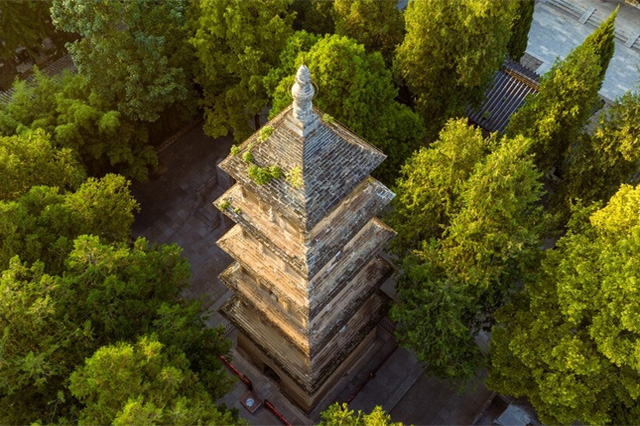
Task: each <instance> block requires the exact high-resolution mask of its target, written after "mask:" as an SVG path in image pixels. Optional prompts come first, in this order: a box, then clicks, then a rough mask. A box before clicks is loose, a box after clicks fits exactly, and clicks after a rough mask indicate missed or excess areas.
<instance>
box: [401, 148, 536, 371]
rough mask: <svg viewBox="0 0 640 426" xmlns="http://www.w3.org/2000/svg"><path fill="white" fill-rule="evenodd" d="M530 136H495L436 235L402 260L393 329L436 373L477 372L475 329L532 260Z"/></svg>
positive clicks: (489, 318)
mask: <svg viewBox="0 0 640 426" xmlns="http://www.w3.org/2000/svg"><path fill="white" fill-rule="evenodd" d="M530 144H531V142H530V141H529V140H527V139H524V138H521V137H519V138H515V139H512V140H510V139H506V138H505V139H503V140H501V141H500V144H499V145H498V146H497V147H496V148H495V150H494V151H493V152H492V153H490V154H489V155H488V156H487V157H486V158H485V159H484V160H482V161H481V162H479V163H478V164H476V166H475V167H474V169H473V172H472V173H471V175H470V176H469V178H468V179H467V180H466V181H464V182H463V183H462V184H461V185H460V190H459V194H458V197H457V199H456V200H455V202H454V204H455V205H456V206H455V207H456V210H457V212H456V213H455V216H452V217H451V218H450V219H449V220H450V226H449V227H448V228H447V229H446V230H445V232H444V233H443V234H442V237H441V238H440V239H439V240H436V239H432V240H431V241H424V242H423V243H422V245H421V246H420V249H419V250H417V251H414V252H413V253H412V254H411V255H410V256H408V257H406V258H405V260H404V262H403V267H404V269H405V272H406V274H405V275H404V276H403V277H402V278H401V279H400V281H399V283H398V294H399V299H400V302H399V304H398V305H396V306H395V307H394V308H393V311H392V316H393V318H394V319H396V320H397V321H398V329H397V335H398V338H399V340H400V341H401V342H402V344H403V345H405V346H407V347H409V348H411V349H413V350H415V351H416V353H417V355H418V357H419V358H420V359H421V360H422V361H423V362H424V363H425V364H426V365H427V367H428V368H429V369H430V371H431V372H433V373H434V374H436V375H439V376H442V377H448V378H454V379H468V378H469V377H470V376H472V375H473V374H474V373H476V372H477V367H478V366H479V364H480V362H481V360H482V359H481V356H480V354H479V352H478V348H477V346H476V345H475V342H474V340H473V338H474V336H475V334H476V333H477V332H478V331H479V330H481V329H488V328H490V327H491V325H492V323H493V312H494V311H495V309H496V308H498V307H499V306H501V305H502V304H503V303H504V301H505V299H506V298H507V297H508V295H509V293H510V291H512V289H513V288H514V286H515V283H516V281H517V280H519V279H521V278H522V277H524V276H526V275H527V274H528V273H529V272H530V270H531V269H532V268H533V267H535V265H536V260H537V257H538V253H539V245H540V242H539V241H540V238H541V234H542V231H543V227H542V224H543V223H544V222H543V215H542V208H541V207H540V206H539V205H538V203H539V200H540V197H541V195H542V188H541V184H540V183H539V181H538V180H539V178H540V174H539V172H537V171H536V170H535V167H534V165H533V159H532V156H531V155H530V154H529V153H528V150H529V146H530Z"/></svg>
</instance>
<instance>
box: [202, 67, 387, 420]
mask: <svg viewBox="0 0 640 426" xmlns="http://www.w3.org/2000/svg"><path fill="white" fill-rule="evenodd" d="M295 80H296V82H295V84H294V85H293V88H292V89H291V93H292V95H293V104H292V105H290V106H289V107H287V108H286V109H285V110H284V111H282V112H281V113H280V114H278V115H277V116H276V117H275V118H274V119H273V120H271V121H270V122H269V123H267V125H266V126H264V127H263V128H262V129H261V130H260V131H259V132H256V133H255V134H254V135H253V136H251V137H250V138H249V139H248V140H246V141H245V142H244V143H243V144H242V145H240V147H239V148H240V149H239V151H235V152H233V151H232V154H231V155H229V157H227V158H226V159H224V160H223V161H222V162H221V163H220V168H221V169H222V170H223V171H225V172H226V173H228V174H229V175H231V176H232V177H233V178H234V179H235V180H236V182H237V183H236V184H235V185H234V186H232V187H231V188H230V189H229V190H228V191H227V192H226V193H224V194H223V195H222V196H221V197H220V198H219V199H218V200H216V202H215V204H216V206H217V207H218V208H219V209H220V210H222V211H223V212H224V213H225V214H226V215H227V216H229V217H230V218H231V219H232V220H233V221H234V222H235V223H236V225H235V226H234V227H233V228H231V230H230V231H229V232H227V233H226V234H225V235H224V236H223V237H222V238H221V239H220V240H219V241H218V245H219V246H220V247H221V248H222V249H223V250H224V251H226V252H227V253H228V254H229V255H230V256H231V257H233V259H234V260H235V262H234V263H233V264H232V265H231V266H230V267H229V268H228V269H226V270H225V271H224V272H223V273H222V274H221V276H220V277H221V278H222V280H223V281H224V282H225V284H226V285H227V286H229V287H230V288H231V289H232V290H233V291H234V296H233V298H232V299H231V300H229V302H227V303H226V304H225V305H224V306H223V307H222V309H221V310H222V313H223V314H224V315H225V317H227V318H228V319H229V321H231V322H232V323H233V324H234V325H235V326H236V328H237V329H238V342H237V347H238V350H239V352H240V353H241V354H242V355H243V356H245V357H246V358H248V359H249V360H251V361H252V362H253V363H254V364H256V365H257V366H258V368H260V369H261V370H262V371H263V372H264V373H265V374H266V375H268V376H271V377H272V378H273V379H275V380H276V381H278V382H279V383H280V389H281V391H282V392H283V393H284V394H285V395H286V396H287V397H289V399H291V400H292V401H294V402H295V403H296V404H297V405H299V406H300V407H301V408H302V409H303V410H305V411H306V412H310V411H311V410H312V409H313V408H314V407H315V405H316V404H317V403H318V402H319V401H320V399H321V398H322V397H323V396H325V395H326V394H327V392H328V391H329V390H331V389H332V388H333V386H334V385H335V384H336V382H337V381H338V379H339V378H340V377H341V376H342V375H344V374H345V373H346V372H347V371H350V370H352V369H357V368H360V367H362V364H363V363H364V362H366V361H367V359H366V357H365V356H363V354H364V353H365V352H366V350H367V348H368V347H369V346H370V344H371V343H372V341H373V339H374V338H375V329H376V325H377V324H378V323H379V322H380V320H381V319H382V317H384V315H385V314H386V312H387V309H388V306H389V299H388V297H386V296H385V295H384V294H383V293H382V292H381V291H380V290H379V288H380V286H381V285H382V283H383V282H384V281H385V280H386V279H388V278H389V277H390V275H391V273H392V267H391V265H390V264H389V263H388V262H387V261H385V260H384V259H383V258H381V257H380V256H379V254H380V251H381V250H382V249H383V248H384V246H385V245H386V243H387V242H388V241H389V239H390V238H391V237H393V236H394V235H395V232H394V231H393V229H391V228H389V227H388V226H386V225H385V224H384V223H382V222H381V221H380V220H379V219H378V218H377V217H376V215H378V214H379V213H380V212H381V211H382V210H383V208H384V207H385V206H386V205H387V204H388V203H389V202H390V201H391V199H392V198H393V197H394V194H393V193H392V192H391V191H390V190H389V189H388V188H387V187H385V186H384V185H382V184H381V183H380V182H378V181H377V180H375V179H373V178H372V177H371V176H370V173H371V172H372V171H373V169H375V168H376V167H377V166H378V165H379V164H380V163H381V162H382V161H383V160H384V159H385V158H386V156H385V155H384V154H383V153H382V152H381V151H379V150H378V149H376V148H375V147H373V146H371V145H369V144H368V143H367V142H365V141H363V140H362V139H361V138H359V137H358V136H357V135H355V134H354V133H352V132H351V131H349V130H348V129H347V128H345V127H344V126H342V125H340V124H339V123H337V122H335V121H334V120H333V119H332V118H331V117H330V116H328V115H326V114H324V113H323V112H321V111H320V110H318V109H317V108H314V107H313V105H312V98H313V96H314V94H315V90H314V87H313V85H312V83H311V77H310V74H309V70H308V68H307V67H306V66H305V65H303V66H301V67H300V68H299V69H298V72H297V75H296V79H295Z"/></svg>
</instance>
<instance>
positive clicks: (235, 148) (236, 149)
mask: <svg viewBox="0 0 640 426" xmlns="http://www.w3.org/2000/svg"><path fill="white" fill-rule="evenodd" d="M240 151H241V149H240V146H238V145H232V146H231V150H230V152H229V154H230V155H231V156H235V155H238V154H240Z"/></svg>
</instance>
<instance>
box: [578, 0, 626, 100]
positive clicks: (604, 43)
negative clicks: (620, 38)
mask: <svg viewBox="0 0 640 426" xmlns="http://www.w3.org/2000/svg"><path fill="white" fill-rule="evenodd" d="M619 8H620V6H617V7H616V9H615V10H614V11H613V12H611V15H609V17H608V18H607V19H605V20H604V21H602V23H601V24H600V26H599V27H598V28H596V30H595V31H594V32H592V33H591V34H589V36H588V37H587V38H586V39H585V40H584V41H583V42H582V46H591V47H593V50H594V51H595V53H596V55H598V57H599V58H600V74H599V75H598V81H599V82H600V85H599V86H598V90H600V88H601V87H602V82H603V81H604V76H605V74H606V73H607V68H608V67H609V62H610V61H611V58H612V57H613V53H614V51H615V48H616V43H615V40H616V33H615V25H614V23H615V20H616V16H617V15H618V9H619Z"/></svg>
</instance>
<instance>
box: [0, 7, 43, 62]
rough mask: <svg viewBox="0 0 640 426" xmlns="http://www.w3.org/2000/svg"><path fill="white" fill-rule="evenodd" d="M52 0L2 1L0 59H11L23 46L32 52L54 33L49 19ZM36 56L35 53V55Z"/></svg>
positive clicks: (0, 9) (0, 8) (0, 10)
mask: <svg viewBox="0 0 640 426" xmlns="http://www.w3.org/2000/svg"><path fill="white" fill-rule="evenodd" d="M50 6H51V1H29V0H19V1H3V2H0V59H11V58H13V57H14V56H15V54H16V52H15V50H16V49H17V48H18V47H20V46H22V47H24V48H26V49H27V50H28V51H29V52H31V53H32V55H33V51H32V49H33V48H35V47H37V46H39V45H40V43H41V42H42V40H43V39H44V38H45V37H47V36H48V35H50V34H51V33H53V31H54V29H53V28H52V26H51V24H50V23H48V20H49V7H50ZM34 56H35V55H34Z"/></svg>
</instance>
